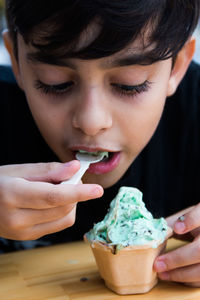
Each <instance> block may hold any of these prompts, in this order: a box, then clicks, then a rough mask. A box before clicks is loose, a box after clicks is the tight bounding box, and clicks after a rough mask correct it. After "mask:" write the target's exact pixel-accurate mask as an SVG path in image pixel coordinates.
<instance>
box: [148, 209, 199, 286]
mask: <svg viewBox="0 0 200 300" xmlns="http://www.w3.org/2000/svg"><path fill="white" fill-rule="evenodd" d="M167 223H168V225H169V226H171V227H172V228H173V229H174V232H175V237H178V238H181V239H183V238H184V237H185V238H186V239H187V240H188V238H190V240H192V242H191V243H189V244H186V245H184V246H183V247H180V248H178V249H176V250H173V251H170V252H168V253H167V254H164V255H161V256H159V257H158V258H157V259H156V260H155V262H154V269H155V270H156V271H157V272H159V273H158V276H159V277H160V279H163V280H170V281H177V282H182V283H185V284H187V285H190V286H193V287H200V204H198V205H196V206H193V207H190V208H188V209H186V210H185V211H182V212H181V213H178V214H176V215H173V216H171V217H169V218H167Z"/></svg>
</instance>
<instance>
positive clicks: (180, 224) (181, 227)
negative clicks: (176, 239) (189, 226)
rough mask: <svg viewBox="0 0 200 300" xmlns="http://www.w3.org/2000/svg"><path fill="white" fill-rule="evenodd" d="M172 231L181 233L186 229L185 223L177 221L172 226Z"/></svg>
mask: <svg viewBox="0 0 200 300" xmlns="http://www.w3.org/2000/svg"><path fill="white" fill-rule="evenodd" d="M174 229H175V231H176V232H177V233H183V232H184V231H185V229H186V226H185V223H184V222H183V221H177V222H176V223H175V225H174Z"/></svg>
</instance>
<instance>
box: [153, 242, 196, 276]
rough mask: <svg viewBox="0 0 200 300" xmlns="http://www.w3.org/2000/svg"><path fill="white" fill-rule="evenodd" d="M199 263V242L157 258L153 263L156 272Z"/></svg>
mask: <svg viewBox="0 0 200 300" xmlns="http://www.w3.org/2000/svg"><path fill="white" fill-rule="evenodd" d="M199 262H200V242H199V241H198V240H197V241H194V242H193V243H190V244H187V245H185V246H183V247H180V248H178V249H176V250H173V251H170V252H168V253H167V254H164V255H161V256H158V257H157V258H156V260H155V262H154V269H155V270H156V271H157V272H165V271H169V270H173V269H176V268H180V267H184V266H189V265H192V264H197V263H199Z"/></svg>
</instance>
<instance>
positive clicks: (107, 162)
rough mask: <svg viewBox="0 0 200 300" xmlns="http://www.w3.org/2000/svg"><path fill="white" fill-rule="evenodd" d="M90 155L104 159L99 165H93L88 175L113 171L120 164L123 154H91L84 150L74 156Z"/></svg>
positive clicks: (96, 152) (107, 152) (101, 152)
mask: <svg viewBox="0 0 200 300" xmlns="http://www.w3.org/2000/svg"><path fill="white" fill-rule="evenodd" d="M77 152H80V153H88V154H90V155H94V156H98V155H103V159H102V160H101V161H99V162H97V163H91V164H90V167H89V169H88V170H87V172H88V173H93V174H105V173H108V172H111V171H113V170H114V169H115V168H116V167H117V166H118V164H119V161H120V156H121V152H109V151H95V152H89V151H84V150H78V151H75V153H74V155H75V154H76V153H77Z"/></svg>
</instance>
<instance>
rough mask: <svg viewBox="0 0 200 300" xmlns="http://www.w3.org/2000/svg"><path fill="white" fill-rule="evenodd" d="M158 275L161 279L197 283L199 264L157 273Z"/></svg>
mask: <svg viewBox="0 0 200 300" xmlns="http://www.w3.org/2000/svg"><path fill="white" fill-rule="evenodd" d="M158 277H159V278H160V279H162V280H169V281H176V282H183V283H186V282H188V283H193V284H194V283H195V282H196V284H197V285H198V284H199V281H200V264H196V265H191V266H187V267H183V268H179V269H175V270H173V271H169V272H164V273H158Z"/></svg>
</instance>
